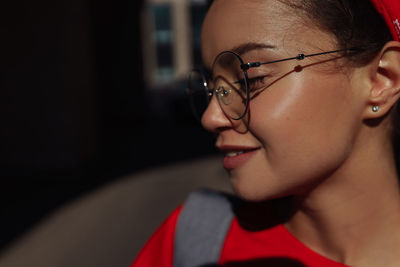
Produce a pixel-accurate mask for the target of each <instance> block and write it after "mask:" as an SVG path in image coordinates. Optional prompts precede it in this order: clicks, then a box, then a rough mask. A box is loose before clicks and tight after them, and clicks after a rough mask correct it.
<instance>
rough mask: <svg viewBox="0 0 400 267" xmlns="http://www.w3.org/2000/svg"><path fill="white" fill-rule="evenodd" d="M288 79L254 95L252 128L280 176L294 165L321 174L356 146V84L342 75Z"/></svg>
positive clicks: (289, 170)
mask: <svg viewBox="0 0 400 267" xmlns="http://www.w3.org/2000/svg"><path fill="white" fill-rule="evenodd" d="M303 76H307V77H308V78H307V79H304V78H302V77H303ZM286 78H287V79H286V80H285V81H283V80H282V82H280V83H279V85H278V84H276V86H274V87H271V88H269V90H267V91H265V92H264V93H263V94H261V95H260V96H259V97H258V98H257V99H254V101H253V103H252V104H251V109H252V110H251V114H252V117H251V121H250V127H249V128H250V131H251V132H252V134H253V135H254V136H255V137H256V138H257V139H258V140H259V142H261V143H262V145H263V146H264V148H265V152H266V157H267V160H268V162H269V163H270V164H271V168H272V169H274V170H275V171H276V172H277V173H278V174H279V175H281V174H283V173H285V172H288V174H291V170H293V169H296V171H297V172H299V173H301V171H302V170H304V172H307V173H308V174H306V173H305V175H309V174H310V173H313V174H315V175H318V173H321V172H324V171H328V169H329V168H334V166H335V165H337V164H340V162H342V161H343V160H344V159H345V157H346V156H347V155H348V153H349V149H350V148H351V143H352V138H353V136H354V134H355V130H356V127H355V125H357V122H356V120H357V115H356V114H357V112H356V110H355V109H354V108H353V105H352V102H353V101H352V99H353V96H352V92H351V88H349V84H348V82H347V79H345V78H344V77H341V76H338V77H336V78H335V77H334V78H332V75H331V76H330V77H329V79H328V77H324V76H322V75H317V76H315V77H313V76H312V75H309V74H306V75H302V74H301V73H299V74H297V73H294V74H293V75H291V77H290V78H289V77H286ZM288 166H290V167H289V168H288ZM310 166H316V168H320V170H316V169H313V168H310Z"/></svg>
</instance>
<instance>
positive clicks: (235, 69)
mask: <svg viewBox="0 0 400 267" xmlns="http://www.w3.org/2000/svg"><path fill="white" fill-rule="evenodd" d="M355 50H358V51H359V50H360V49H359V48H347V49H339V50H332V51H326V52H320V53H313V54H307V55H305V54H298V55H297V56H295V57H289V58H284V59H279V60H273V61H267V62H248V63H245V62H244V61H243V59H242V58H241V57H240V56H239V55H238V54H237V53H235V52H232V51H224V52H221V53H220V54H218V55H217V56H216V58H215V60H214V63H213V65H212V69H211V70H212V71H211V77H212V79H207V78H206V76H205V75H204V73H203V72H202V71H200V70H197V69H195V70H193V71H192V72H191V73H190V74H189V79H188V88H187V93H188V95H189V98H190V103H191V106H192V109H193V112H194V114H195V116H196V117H197V118H198V119H199V120H200V119H201V116H202V115H203V113H204V111H205V110H206V109H207V107H208V104H209V103H210V100H211V98H212V96H213V95H214V94H215V96H216V97H217V100H218V103H219V105H220V107H221V109H222V111H223V112H224V113H225V114H226V115H227V116H228V117H229V118H230V119H232V120H240V119H242V118H243V117H244V116H245V115H246V113H247V110H248V108H249V102H250V99H251V97H252V96H253V95H255V93H256V92H257V91H259V89H260V88H262V87H264V88H265V86H266V85H265V84H264V80H263V79H264V77H256V78H250V79H249V76H248V73H247V71H248V70H249V69H250V68H257V67H260V66H262V65H266V64H272V63H278V62H283V61H289V60H304V59H305V58H308V57H314V56H320V55H326V54H333V53H339V52H346V51H355ZM210 85H212V88H210Z"/></svg>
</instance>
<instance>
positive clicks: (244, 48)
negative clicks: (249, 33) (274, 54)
mask: <svg viewBox="0 0 400 267" xmlns="http://www.w3.org/2000/svg"><path fill="white" fill-rule="evenodd" d="M276 48H277V47H276V46H274V45H271V44H267V43H256V42H247V43H242V44H240V45H237V46H234V47H232V48H231V49H228V51H232V52H235V53H237V54H239V55H243V54H245V53H248V52H250V51H253V50H260V49H276ZM225 51H226V50H225ZM203 68H204V71H205V72H206V74H207V75H210V74H211V69H210V68H208V67H206V66H205V65H204V64H203Z"/></svg>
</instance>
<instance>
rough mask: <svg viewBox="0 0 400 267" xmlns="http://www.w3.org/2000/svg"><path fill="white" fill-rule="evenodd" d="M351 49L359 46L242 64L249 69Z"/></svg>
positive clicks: (245, 68)
mask: <svg viewBox="0 0 400 267" xmlns="http://www.w3.org/2000/svg"><path fill="white" fill-rule="evenodd" d="M350 50H358V48H346V49H339V50H333V51H327V52H320V53H314V54H308V55H305V54H298V55H297V56H295V57H289V58H284V59H278V60H273V61H267V62H249V63H245V64H242V65H241V68H242V69H243V70H248V69H250V68H254V67H259V66H261V65H266V64H271V63H277V62H282V61H288V60H294V59H297V60H303V59H305V58H306V57H313V56H320V55H326V54H332V53H338V52H344V51H350Z"/></svg>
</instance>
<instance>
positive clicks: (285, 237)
mask: <svg viewBox="0 0 400 267" xmlns="http://www.w3.org/2000/svg"><path fill="white" fill-rule="evenodd" d="M181 210H182V207H179V208H178V209H176V210H175V211H174V212H173V213H172V214H171V215H170V216H169V217H168V219H167V220H166V221H165V222H164V223H163V224H162V225H161V227H160V228H158V230H157V231H156V232H155V233H154V235H153V236H152V237H151V239H150V240H149V241H148V242H147V244H146V245H145V246H144V247H143V249H142V251H141V252H140V254H139V255H138V257H137V258H136V260H135V261H134V262H133V264H132V265H131V267H147V266H152V267H153V266H157V267H172V266H173V246H174V235H175V227H176V224H177V220H178V217H179V214H180V212H181ZM229 262H243V263H246V264H243V266H251V265H252V264H251V263H254V264H255V265H256V266H296V267H304V266H306V267H321V266H323V267H347V265H344V264H342V263H338V262H335V261H333V260H330V259H328V258H325V257H323V256H322V255H320V254H318V253H316V252H314V251H312V250H311V249H309V248H307V247H306V246H305V245H303V244H302V243H301V242H300V241H299V240H298V239H296V237H294V236H293V235H292V234H291V233H290V232H289V231H287V230H286V228H285V226H284V225H283V224H277V225H276V226H273V227H271V228H268V229H266V230H262V231H248V230H246V229H244V228H243V227H241V226H240V224H239V222H238V220H237V218H236V217H235V218H234V219H233V221H232V224H231V226H230V229H229V231H228V234H227V237H226V240H225V243H224V247H223V249H222V252H221V256H220V259H219V265H221V266H223V265H224V264H227V263H229ZM256 263H257V264H258V265H257V264H256ZM285 264H286V265H285ZM235 266H240V265H235Z"/></svg>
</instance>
